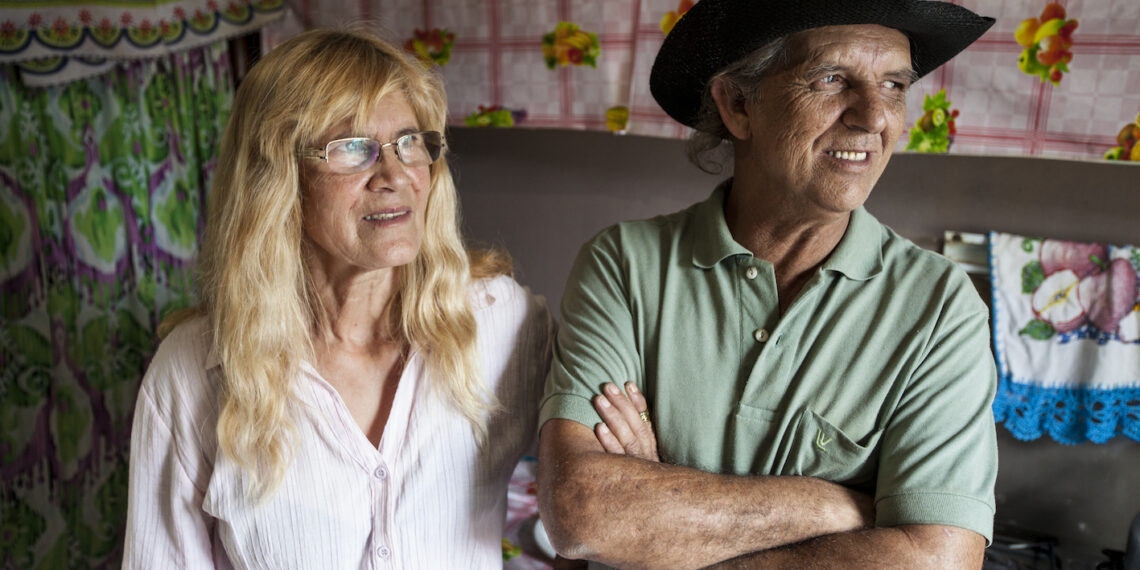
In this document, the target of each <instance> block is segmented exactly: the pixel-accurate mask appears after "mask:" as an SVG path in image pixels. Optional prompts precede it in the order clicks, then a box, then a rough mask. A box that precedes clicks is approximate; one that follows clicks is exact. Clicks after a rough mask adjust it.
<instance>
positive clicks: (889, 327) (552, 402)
mask: <svg viewBox="0 0 1140 570" xmlns="http://www.w3.org/2000/svg"><path fill="white" fill-rule="evenodd" d="M992 23H993V20H992V19H990V18H983V17H979V16H977V15H976V14H973V13H972V12H970V11H968V10H966V9H963V8H961V7H958V6H955V5H952V4H949V3H943V2H934V1H925V0H858V1H856V0H826V1H825V0H701V1H700V2H699V3H697V5H696V6H695V7H694V8H693V9H692V10H691V11H690V12H689V13H688V14H686V15H685V16H684V18H682V19H681V21H680V22H679V23H678V25H677V26H676V27H675V28H674V29H673V31H672V32H671V33H670V34H669V36H668V37H667V38H666V40H665V43H664V45H663V46H662V48H661V51H660V52H659V54H658V57H657V60H656V62H655V63H654V67H653V72H652V77H651V79H650V84H651V88H652V91H653V95H654V97H655V98H656V99H657V101H658V102H659V103H660V104H661V106H662V107H663V108H664V109H665V110H666V111H667V112H668V113H669V114H670V115H671V116H672V117H674V118H676V119H677V120H678V121H680V122H682V123H684V124H686V125H689V126H692V127H694V128H696V129H697V131H698V134H697V135H696V140H697V141H698V143H697V144H698V146H699V145H700V143H699V141H700V140H701V139H702V138H704V139H708V138H710V136H711V138H712V139H713V140H714V141H719V140H720V139H724V140H726V141H729V142H730V143H731V152H732V161H733V177H732V178H731V179H729V180H727V181H725V182H723V183H722V184H721V185H720V186H719V187H718V188H717V189H716V190H715V191H714V192H713V193H712V195H711V196H710V197H709V198H708V199H707V200H705V201H704V202H701V203H698V204H696V205H694V206H692V207H690V208H688V209H686V210H683V211H681V212H677V213H675V214H672V215H668V216H662V217H659V218H655V219H652V220H647V221H640V222H629V223H623V224H619V225H617V226H614V227H611V228H609V229H607V230H605V231H603V232H602V233H601V234H599V235H598V236H597V237H595V238H594V239H593V240H592V241H591V242H590V243H588V244H587V245H586V246H585V247H584V248H583V249H582V251H581V253H580V255H579V257H578V260H577V262H576V264H575V266H574V269H573V271H572V273H571V277H570V281H569V284H568V286H567V290H566V293H565V296H564V298H563V308H562V316H563V319H564V323H563V327H562V329H561V331H560V332H559V336H558V343H557V347H556V352H555V362H554V365H553V369H552V371H551V376H550V379H549V381H548V386H547V396H546V399H545V400H544V403H543V407H542V412H541V414H542V421H543V422H544V424H543V427H542V432H541V449H540V460H539V490H540V492H539V505H540V511H541V514H542V519H543V521H544V523H545V526H546V528H547V530H548V531H549V534H550V536H551V539H552V541H553V543H554V545H555V547H556V548H557V549H558V551H559V552H560V553H562V554H563V555H564V556H567V557H570V558H586V559H590V560H594V561H598V562H601V563H605V564H610V565H614V566H621V567H651V568H694V567H703V566H708V565H712V564H716V563H721V562H724V563H726V564H728V565H739V566H740V567H813V568H814V567H838V568H857V567H869V568H882V567H900V568H957V567H973V568H977V567H979V566H980V565H981V562H982V558H983V551H984V548H985V546H986V544H987V541H988V540H989V539H990V536H991V532H992V524H993V513H994V501H993V484H994V478H995V475H996V471H997V455H996V442H995V435H994V424H993V420H992V417H991V412H990V403H991V400H992V398H993V393H994V389H995V382H996V373H995V370H994V363H993V358H992V356H991V353H990V350H989V344H988V312H987V309H986V307H985V305H984V303H983V302H982V300H981V299H980V298H979V296H978V295H977V293H976V292H975V291H974V290H973V288H972V287H971V285H970V282H969V280H968V279H967V277H966V276H965V274H963V273H962V272H961V271H959V270H958V269H956V268H955V267H954V266H953V265H952V264H951V263H949V262H948V261H946V260H945V259H943V258H941V257H940V256H938V255H937V254H934V253H931V252H928V251H925V250H922V249H920V248H918V247H916V246H915V245H913V244H912V243H910V242H909V241H907V240H905V239H904V238H902V237H900V236H898V235H897V234H895V233H894V232H893V231H891V230H890V229H889V228H887V227H885V226H883V225H882V224H880V223H879V222H878V221H876V220H875V218H874V217H872V216H871V214H869V213H867V212H866V211H865V210H864V209H863V208H862V204H863V202H864V201H865V200H866V198H867V196H868V194H869V193H870V192H871V189H872V188H873V187H874V185H875V183H876V181H877V180H878V178H879V175H880V174H881V173H882V172H883V169H884V167H886V165H887V161H888V159H889V158H890V155H891V151H892V149H893V148H894V147H895V144H896V142H897V141H898V138H899V136H900V134H901V133H902V132H903V129H904V126H905V125H904V123H905V120H906V104H905V103H906V93H907V90H908V88H909V87H910V86H911V84H912V83H913V82H914V81H915V80H917V78H918V77H921V76H922V75H924V74H926V73H928V72H930V71H931V70H933V69H934V68H936V67H938V66H939V65H941V64H942V63H944V62H945V61H947V60H949V59H950V58H951V57H953V56H954V55H955V54H957V53H958V52H959V51H961V50H962V49H964V48H965V47H966V46H967V45H969V44H970V43H972V42H973V41H974V40H975V39H977V38H978V37H980V36H981V34H982V33H984V32H985V30H986V29H988V28H989V27H990V25H992ZM702 101H703V102H702ZM702 133H704V134H702ZM706 146H708V145H706ZM698 150H700V149H699V148H698ZM914 190H915V191H916V192H921V191H922V189H921V188H915V189H914ZM609 381H614V382H619V383H626V382H627V381H628V384H625V386H626V391H627V393H628V397H627V396H626V395H624V394H622V393H621V391H619V390H618V389H617V388H616V386H614V385H612V384H609V383H608V382H609ZM651 418H652V423H650V419H651ZM655 438H656V439H655ZM658 453H659V454H660V459H661V461H658Z"/></svg>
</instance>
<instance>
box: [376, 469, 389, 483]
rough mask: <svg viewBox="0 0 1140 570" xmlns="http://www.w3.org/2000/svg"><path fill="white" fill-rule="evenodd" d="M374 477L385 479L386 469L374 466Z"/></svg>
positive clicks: (386, 476) (386, 475)
mask: <svg viewBox="0 0 1140 570" xmlns="http://www.w3.org/2000/svg"><path fill="white" fill-rule="evenodd" d="M376 478H377V479H380V480H381V481H383V480H384V479H387V478H388V470H387V469H384V468H383V467H377V468H376Z"/></svg>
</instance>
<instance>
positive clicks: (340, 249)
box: [301, 92, 430, 277]
mask: <svg viewBox="0 0 1140 570" xmlns="http://www.w3.org/2000/svg"><path fill="white" fill-rule="evenodd" d="M420 130H421V128H420V125H419V124H418V122H417V121H416V115H415V113H414V112H413V110H412V107H411V105H409V104H408V102H407V100H406V98H405V97H404V95H403V94H402V93H399V92H395V93H391V94H389V95H387V96H385V97H384V98H383V99H381V100H380V104H379V105H377V106H376V108H375V109H373V111H372V114H371V115H370V116H369V117H368V118H367V121H365V123H364V132H354V131H353V128H352V121H351V119H348V120H345V121H343V122H342V123H340V124H338V125H336V126H334V127H333V128H331V129H329V130H328V131H326V132H325V133H323V135H322V137H321V138H320V139H319V142H318V145H321V146H323V145H324V144H325V143H327V142H329V141H332V140H336V139H342V138H348V137H369V138H373V139H376V140H377V141H380V142H381V143H389V142H393V141H395V140H396V139H398V138H400V137H401V136H403V135H406V134H409V133H415V132H419V131H420ZM429 168H430V166H429V165H422V166H408V165H406V164H404V163H403V162H401V161H400V160H399V159H398V158H397V157H396V152H395V146H387V147H383V148H381V149H380V156H379V158H377V160H376V162H375V163H374V164H372V165H371V166H369V167H368V168H366V169H364V170H362V171H360V172H354V173H350V174H340V173H336V172H333V171H332V170H331V169H330V167H329V165H328V164H327V163H326V162H325V161H324V160H316V159H302V167H301V203H302V216H303V228H304V232H305V237H306V238H307V239H308V241H309V242H310V245H311V246H313V247H312V248H311V250H312V255H313V256H314V258H313V259H310V263H316V264H319V265H320V266H321V267H323V270H324V272H325V273H326V274H328V275H330V276H334V277H335V276H337V275H341V276H349V275H352V274H355V273H361V272H368V271H374V270H378V269H386V268H391V267H397V266H400V265H404V264H407V263H409V262H411V261H412V260H413V259H415V257H416V255H417V254H418V253H419V250H420V242H421V240H422V238H423V233H424V208H425V206H426V205H427V195H428V186H429V180H430V173H429Z"/></svg>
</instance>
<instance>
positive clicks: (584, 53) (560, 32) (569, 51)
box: [542, 22, 601, 69]
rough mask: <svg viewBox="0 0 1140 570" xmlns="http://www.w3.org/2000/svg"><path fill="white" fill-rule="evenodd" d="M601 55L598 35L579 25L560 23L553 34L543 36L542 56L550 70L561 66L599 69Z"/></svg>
mask: <svg viewBox="0 0 1140 570" xmlns="http://www.w3.org/2000/svg"><path fill="white" fill-rule="evenodd" d="M599 53H601V47H600V46H599V44H598V35H597V34H592V33H590V32H586V31H583V30H582V29H581V28H579V27H578V25H577V24H572V23H570V22H559V23H558V25H557V26H555V27H554V31H553V32H550V33H549V34H546V35H545V36H542V56H543V57H544V58H545V59H546V67H547V68H549V69H554V68H555V67H558V66H559V65H588V66H590V67H597V59H598V54H599Z"/></svg>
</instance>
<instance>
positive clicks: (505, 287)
mask: <svg viewBox="0 0 1140 570" xmlns="http://www.w3.org/2000/svg"><path fill="white" fill-rule="evenodd" d="M468 298H469V300H470V301H471V310H473V311H475V312H476V313H479V312H481V311H486V310H502V309H504V308H506V307H508V306H518V305H526V304H528V303H531V302H534V301H535V300H543V298H542V297H541V296H538V295H534V294H532V293H531V292H530V289H528V288H526V287H523V286H522V285H519V284H518V282H517V281H515V280H514V278H512V277H511V276H510V275H496V276H494V277H483V278H479V279H472V280H471V284H470V286H469V287H468ZM543 302H545V301H543Z"/></svg>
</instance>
